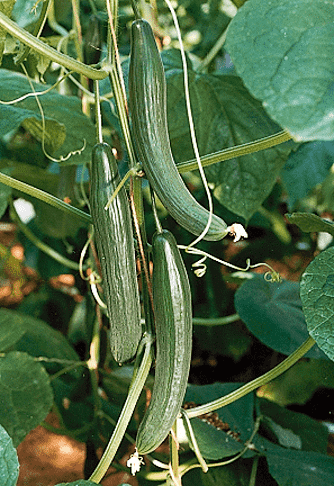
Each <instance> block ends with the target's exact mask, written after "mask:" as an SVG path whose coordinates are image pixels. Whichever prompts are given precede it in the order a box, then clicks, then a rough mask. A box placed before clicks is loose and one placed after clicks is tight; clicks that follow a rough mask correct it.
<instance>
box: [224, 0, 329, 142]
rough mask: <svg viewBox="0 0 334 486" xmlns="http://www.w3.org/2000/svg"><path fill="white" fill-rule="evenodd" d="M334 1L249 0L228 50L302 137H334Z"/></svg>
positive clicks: (269, 105) (280, 119)
mask: <svg viewBox="0 0 334 486" xmlns="http://www.w3.org/2000/svg"><path fill="white" fill-rule="evenodd" d="M333 21H334V3H333V1H332V0H330V1H324V0H272V1H270V2H269V1H267V2H263V0H248V1H247V2H246V3H245V5H244V6H243V7H242V8H241V9H240V10H239V11H238V13H237V15H236V16H235V17H234V19H233V20H232V22H231V23H230V25H229V29H228V35H227V40H226V49H227V51H228V52H229V54H230V55H231V58H232V60H233V62H234V64H235V67H236V70H237V73H238V74H239V75H240V76H241V77H242V79H243V81H244V83H245V85H246V87H247V88H248V89H249V91H250V92H251V93H252V95H253V96H255V97H256V98H257V99H259V100H261V101H262V102H263V105H264V107H265V109H266V110H267V112H268V113H269V115H270V116H271V117H272V118H273V120H275V121H276V122H277V123H279V124H280V125H281V126H282V127H284V128H285V129H287V130H288V131H289V132H290V133H291V134H292V135H293V136H294V138H295V139H296V140H305V141H307V140H332V139H333V138H334V117H333V110H334V97H333V89H334V74H333V73H334V59H333V55H332V53H333V48H334V22H333Z"/></svg>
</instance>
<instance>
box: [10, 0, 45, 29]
mask: <svg viewBox="0 0 334 486" xmlns="http://www.w3.org/2000/svg"><path fill="white" fill-rule="evenodd" d="M42 3H43V2H36V0H16V2H15V5H14V8H13V12H12V17H13V20H15V22H16V23H17V24H18V25H19V26H20V27H22V28H23V29H24V28H26V27H27V26H28V25H31V24H33V23H34V22H36V20H37V19H38V16H39V14H40V12H41V10H42Z"/></svg>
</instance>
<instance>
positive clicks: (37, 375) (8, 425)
mask: <svg viewBox="0 0 334 486" xmlns="http://www.w3.org/2000/svg"><path fill="white" fill-rule="evenodd" d="M0 403H1V408H0V423H1V425H2V426H3V427H4V428H5V429H6V430H7V432H8V434H9V435H10V436H11V438H12V439H13V443H14V445H15V446H17V445H18V444H19V443H20V442H21V441H22V440H23V439H24V437H25V436H26V435H27V434H28V432H30V431H31V430H32V429H34V428H35V427H36V426H37V425H38V424H39V423H40V422H41V421H42V420H44V419H45V417H46V415H47V414H48V413H49V411H50V409H51V406H52V403H53V393H52V388H51V385H50V380H49V376H48V374H47V372H46V371H45V369H44V367H43V366H42V365H41V363H37V362H36V361H35V360H34V359H33V358H32V357H31V356H29V355H28V354H26V353H20V352H17V351H14V352H11V353H8V354H7V355H6V356H5V357H4V358H1V359H0Z"/></svg>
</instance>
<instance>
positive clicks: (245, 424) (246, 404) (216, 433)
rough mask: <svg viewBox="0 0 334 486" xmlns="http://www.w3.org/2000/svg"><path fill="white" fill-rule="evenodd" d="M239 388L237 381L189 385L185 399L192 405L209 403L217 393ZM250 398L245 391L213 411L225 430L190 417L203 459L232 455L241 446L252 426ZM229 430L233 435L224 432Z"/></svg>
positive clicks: (252, 405) (216, 458)
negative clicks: (234, 400)
mask: <svg viewBox="0 0 334 486" xmlns="http://www.w3.org/2000/svg"><path fill="white" fill-rule="evenodd" d="M239 387H240V384H238V383H225V384H221V383H214V384H212V385H206V386H195V385H189V386H188V390H187V394H186V398H185V400H186V402H188V401H189V402H194V403H196V405H200V404H203V403H207V402H211V401H213V400H215V399H217V398H219V397H221V396H224V395H227V394H228V393H230V392H232V391H233V390H236V389H237V388H239ZM253 411H254V397H253V395H251V394H249V395H247V396H245V397H243V398H242V399H240V400H238V401H236V402H234V403H231V404H230V405H227V406H226V407H224V408H219V409H218V410H216V413H217V414H218V417H219V419H220V420H221V421H222V422H224V424H225V427H226V430H222V427H223V425H222V424H221V425H220V429H218V428H217V427H218V426H219V425H217V426H216V427H215V426H214V425H212V424H210V423H207V422H205V421H204V417H203V420H202V419H201V418H197V417H196V418H193V419H191V420H190V422H191V426H192V428H193V430H194V433H195V437H196V439H197V442H198V446H199V449H200V451H201V454H202V456H203V457H204V458H205V459H211V460H220V459H223V458H225V457H229V456H232V455H234V454H236V453H238V452H240V451H242V449H243V448H244V444H245V442H246V441H247V440H248V439H249V437H250V435H251V432H252V430H253V428H254V418H253ZM229 430H231V431H233V432H235V433H236V436H235V437H233V436H232V435H228V433H227V431H229Z"/></svg>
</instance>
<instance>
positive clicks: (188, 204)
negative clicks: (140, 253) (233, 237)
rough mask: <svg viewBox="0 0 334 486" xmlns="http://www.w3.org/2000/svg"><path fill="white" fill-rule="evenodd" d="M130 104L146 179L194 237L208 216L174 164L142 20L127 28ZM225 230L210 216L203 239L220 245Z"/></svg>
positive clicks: (162, 90) (158, 77) (158, 74)
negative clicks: (128, 36)
mask: <svg viewBox="0 0 334 486" xmlns="http://www.w3.org/2000/svg"><path fill="white" fill-rule="evenodd" d="M129 105H130V111H131V119H132V128H133V138H134V142H135V148H136V151H137V153H138V156H139V159H140V161H141V162H142V164H143V168H144V171H145V174H146V176H147V179H148V180H149V182H150V184H151V186H152V188H153V189H154V191H155V192H156V193H157V195H158V197H159V199H160V201H161V202H162V204H163V205H164V206H165V208H166V209H167V211H168V212H169V213H170V215H171V216H172V217H173V218H174V219H175V220H176V221H177V223H178V224H180V225H181V226H182V227H184V228H185V229H187V230H188V231H189V232H190V233H192V234H194V235H197V236H198V235H200V234H201V233H202V231H203V230H204V229H205V227H206V225H207V222H208V219H209V211H208V210H207V209H206V208H204V207H203V206H201V205H200V204H199V203H198V202H197V201H196V199H195V198H194V197H193V196H192V194H191V193H190V191H189V190H188V188H187V186H186V184H185V183H184V181H183V179H182V178H181V176H180V174H179V172H178V170H177V167H176V164H175V162H174V159H173V155H172V151H171V146H170V139H169V134H168V125H167V107H166V79H165V73H164V68H163V64H162V61H161V56H160V53H159V51H158V48H157V44H156V42H155V39H154V35H153V31H152V28H151V26H150V24H149V23H148V22H146V21H145V20H141V19H140V20H135V21H134V22H133V24H132V29H131V54H130V68H129ZM227 233H228V231H227V225H226V223H225V221H223V220H222V219H221V218H219V217H218V216H215V215H213V216H212V221H211V225H210V227H209V230H208V232H207V233H206V235H205V237H204V239H206V240H210V241H217V240H221V239H222V238H224V237H225V236H226V235H227Z"/></svg>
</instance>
